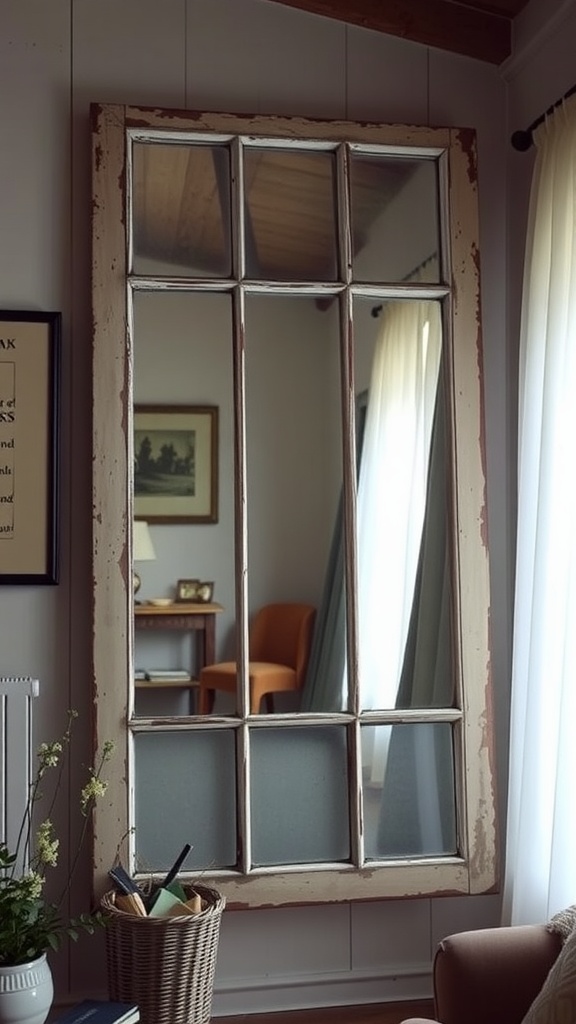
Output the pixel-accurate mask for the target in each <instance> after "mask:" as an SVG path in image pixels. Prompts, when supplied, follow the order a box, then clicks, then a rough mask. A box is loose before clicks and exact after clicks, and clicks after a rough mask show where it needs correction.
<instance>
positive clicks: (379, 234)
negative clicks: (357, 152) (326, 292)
mask: <svg viewBox="0 0 576 1024" xmlns="http://www.w3.org/2000/svg"><path fill="white" fill-rule="evenodd" d="M408 225H409V229H408V227H407V226H408ZM439 245H440V243H439V237H438V186H437V174H436V164H435V162H434V161H432V160H422V161H421V163H420V164H419V166H418V167H417V169H416V171H415V172H414V174H412V175H411V177H410V178H409V179H408V181H407V182H406V184H405V186H404V188H403V189H402V190H401V191H400V192H398V194H397V195H395V196H394V198H393V199H392V200H391V202H390V203H389V204H388V205H387V206H386V207H385V208H384V209H383V211H382V213H381V214H380V216H379V217H378V218H377V220H375V221H374V224H373V225H372V229H371V231H370V234H369V236H368V239H367V242H366V245H365V246H364V247H363V248H362V249H361V250H360V252H359V253H357V254H356V256H355V259H354V278H355V279H356V280H357V281H374V280H376V279H379V280H381V281H382V280H384V281H402V280H403V279H404V278H406V277H407V276H408V275H409V274H411V273H412V271H414V270H415V269H416V267H418V266H420V264H421V263H422V262H423V261H424V260H427V259H428V258H429V257H430V256H431V255H433V254H434V253H437V252H438V251H439Z"/></svg>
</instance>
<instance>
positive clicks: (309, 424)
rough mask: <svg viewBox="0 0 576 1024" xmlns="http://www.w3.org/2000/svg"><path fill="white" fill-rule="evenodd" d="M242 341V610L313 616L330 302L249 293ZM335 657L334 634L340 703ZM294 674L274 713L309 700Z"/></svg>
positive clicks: (319, 563) (327, 536) (325, 544)
mask: <svg viewBox="0 0 576 1024" xmlns="http://www.w3.org/2000/svg"><path fill="white" fill-rule="evenodd" d="M246 339H247V340H246V452H247V456H246V457H247V494H248V498H247V512H248V567H249V568H248V595H249V605H250V610H251V613H252V614H253V613H254V612H255V611H256V610H257V609H258V608H261V607H262V606H263V605H266V604H269V603H271V602H279V601H282V602H285V601H289V602H305V603H308V604H311V605H313V606H314V607H315V608H316V610H317V612H318V616H319V613H320V604H321V600H322V594H323V592H324V589H325V581H326V575H327V572H328V571H329V569H330V566H329V561H330V548H331V541H332V535H333V532H334V530H335V529H336V525H337V516H338V505H339V501H340V493H341V489H342V440H341V438H342V433H341V423H340V419H341V398H340V391H341V386H340V352H339V314H338V304H337V303H333V304H331V305H330V307H329V308H325V307H324V306H322V307H320V305H319V304H318V302H317V301H316V299H315V298H314V297H311V296H278V295H276V296H267V295H249V296H247V300H246ZM340 590H341V594H342V596H343V594H344V590H343V582H342V580H341V579H340ZM313 642H314V641H313ZM344 656H345V649H344V647H343V642H341V643H340V650H339V656H338V658H337V661H338V665H339V673H340V675H339V679H338V688H339V697H338V701H339V704H341V701H342V697H341V691H342V685H343V673H344V669H345V662H344ZM303 682H304V689H305V693H304V694H301V692H300V690H298V691H296V692H286V693H279V694H278V695H277V697H275V698H274V710H275V711H276V712H281V711H298V710H302V709H303V707H302V703H301V698H302V700H303V701H304V703H305V705H306V706H307V707H309V701H310V692H309V688H310V685H314V684H310V683H309V682H308V681H307V680H306V681H304V680H303ZM262 710H263V708H262Z"/></svg>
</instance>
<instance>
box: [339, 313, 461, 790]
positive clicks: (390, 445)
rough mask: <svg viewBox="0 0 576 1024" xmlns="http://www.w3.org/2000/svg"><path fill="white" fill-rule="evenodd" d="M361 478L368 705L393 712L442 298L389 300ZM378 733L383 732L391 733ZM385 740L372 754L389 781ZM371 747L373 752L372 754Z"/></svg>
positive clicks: (377, 776) (363, 679)
mask: <svg viewBox="0 0 576 1024" xmlns="http://www.w3.org/2000/svg"><path fill="white" fill-rule="evenodd" d="M382 315H383V322H382V331H381V334H380V337H379V339H378V342H377V345H376V350H375V353H374V362H373V366H372V375H371V380H370V388H369V398H368V412H367V417H366V427H365V433H364V445H363V449H362V462H361V465H360V478H359V482H358V631H359V658H360V661H359V678H360V701H361V706H362V708H363V709H364V710H368V709H371V708H392V707H394V704H395V700H396V692H397V689H398V684H399V681H400V673H401V671H402V663H403V659H404V648H405V645H406V637H407V634H408V628H409V624H410V613H411V611H412V602H413V597H414V584H415V580H416V573H417V569H418V557H419V554H420V542H421V537H422V525H423V522H424V510H425V504H426V481H427V471H428V461H429V453H430V438H431V433H432V423H433V418H434V407H435V399H436V388H437V383H438V369H439V365H440V355H441V348H442V330H441V319H440V308H439V305H438V303H436V302H429V301H422V300H412V301H395V302H389V303H386V304H385V306H384V309H383V314H382ZM385 732H386V731H385V730H376V736H379V735H380V736H382V737H384V736H385ZM387 746H388V744H387V743H386V742H376V743H375V748H374V750H373V751H372V754H371V770H370V771H371V781H373V782H382V779H383V777H384V771H385V764H386V753H387ZM366 753H368V752H366Z"/></svg>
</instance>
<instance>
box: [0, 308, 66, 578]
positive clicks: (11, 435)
mask: <svg viewBox="0 0 576 1024" xmlns="http://www.w3.org/2000/svg"><path fill="white" fill-rule="evenodd" d="M61 331H62V314H61V313H59V312H45V311H36V310H13V309H4V310H0V586H3V585H6V584H29V585H38V584H56V583H58V574H59V550H58V548H59V545H58V540H59V522H58V504H59V461H60V459H59V444H60V438H59V404H60V395H59V381H60V346H61Z"/></svg>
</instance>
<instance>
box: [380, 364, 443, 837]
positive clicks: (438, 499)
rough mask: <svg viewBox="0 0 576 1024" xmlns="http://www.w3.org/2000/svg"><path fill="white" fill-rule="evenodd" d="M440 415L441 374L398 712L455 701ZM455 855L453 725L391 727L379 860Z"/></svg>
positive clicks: (441, 404) (441, 402)
mask: <svg viewBox="0 0 576 1024" xmlns="http://www.w3.org/2000/svg"><path fill="white" fill-rule="evenodd" d="M445 413H446V401H445V394H444V375H443V373H442V372H441V373H440V375H439V380H438V393H437V398H436V406H435V411H434V424H433V429H432V437H431V444H430V459H429V472H428V483H427V494H426V517H425V520H424V528H423V531H422V540H421V545H420V555H419V562H418V573H417V577H416V587H415V591H414V600H413V604H412V612H411V616H410V625H409V630H408V638H407V643H406V649H405V653H404V662H403V665H402V674H401V678H400V686H399V688H398V697H397V701H396V707H397V708H419V707H420V708H430V707H451V706H452V704H453V701H454V678H455V673H454V663H453V642H452V631H451V613H452V582H451V579H452V577H451V572H450V551H449V544H448V529H447V525H448V522H449V521H450V519H449V514H448V508H447V493H448V492H447V480H448V479H449V477H448V475H447V467H446V454H447V444H446V428H445ZM455 851H456V818H455V799H454V769H453V751H452V731H451V727H450V725H449V724H446V723H441V724H440V723H435V724H432V723H430V724H428V723H425V724H420V725H414V726H406V725H395V726H393V727H392V729H391V736H390V745H389V748H388V757H387V762H386V771H385V775H384V786H383V790H382V801H381V808H380V820H379V827H378V840H377V855H378V856H380V857H405V856H433V855H436V854H446V853H453V852H455Z"/></svg>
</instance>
